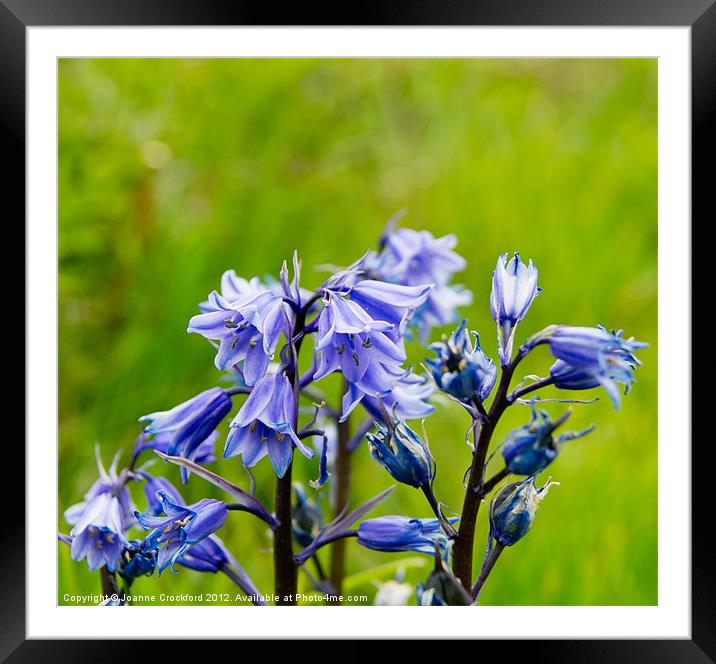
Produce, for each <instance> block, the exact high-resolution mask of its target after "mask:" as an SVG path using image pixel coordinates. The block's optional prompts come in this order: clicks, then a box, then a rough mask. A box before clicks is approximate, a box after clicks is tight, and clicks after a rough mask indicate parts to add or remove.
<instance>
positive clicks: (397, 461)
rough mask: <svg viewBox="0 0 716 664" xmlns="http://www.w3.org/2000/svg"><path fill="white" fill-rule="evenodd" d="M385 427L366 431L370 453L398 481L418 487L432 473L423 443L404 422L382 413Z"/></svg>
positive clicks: (429, 477)
mask: <svg viewBox="0 0 716 664" xmlns="http://www.w3.org/2000/svg"><path fill="white" fill-rule="evenodd" d="M384 419H385V422H386V426H385V427H383V426H382V425H381V424H379V423H377V422H376V425H377V427H378V430H377V431H376V432H375V433H369V434H366V438H367V439H368V449H369V450H370V454H371V456H372V457H373V458H374V459H375V460H376V461H377V462H378V463H379V464H380V465H381V466H383V468H385V469H386V470H387V471H388V472H389V473H390V474H391V475H392V476H393V478H395V479H396V480H397V481H398V482H402V483H403V484H408V485H410V486H413V487H416V488H418V487H421V486H423V485H425V484H427V483H429V482H430V480H431V479H432V476H433V461H432V457H431V456H430V451H429V450H428V447H427V445H426V444H425V443H424V442H423V441H422V439H421V438H420V436H418V434H416V433H415V431H413V430H412V429H411V428H410V427H409V426H408V425H407V424H405V422H397V421H393V420H392V419H391V418H390V416H389V415H388V414H387V413H385V415H384Z"/></svg>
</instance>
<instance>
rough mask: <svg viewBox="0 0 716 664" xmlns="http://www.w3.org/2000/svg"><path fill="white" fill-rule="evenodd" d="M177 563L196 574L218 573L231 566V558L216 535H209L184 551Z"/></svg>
mask: <svg viewBox="0 0 716 664" xmlns="http://www.w3.org/2000/svg"><path fill="white" fill-rule="evenodd" d="M177 563H179V564H180V565H182V566H183V567H187V568H189V569H193V570H195V571H197V572H211V573H215V572H218V571H219V570H220V569H222V567H223V566H224V565H231V564H232V563H233V558H232V556H231V554H230V553H229V551H228V550H227V548H226V546H224V543H223V542H222V541H221V539H220V538H219V536H218V535H209V536H208V537H205V538H204V539H203V540H201V542H198V543H197V544H194V546H192V547H191V548H190V549H188V550H187V551H185V552H184V553H183V554H182V555H181V556H180V557H179V558H178V559H177Z"/></svg>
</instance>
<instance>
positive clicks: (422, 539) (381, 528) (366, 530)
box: [358, 516, 457, 555]
mask: <svg viewBox="0 0 716 664" xmlns="http://www.w3.org/2000/svg"><path fill="white" fill-rule="evenodd" d="M454 520H455V521H456V520H457V519H454ZM358 543H359V544H361V545H362V546H364V547H366V548H367V549H373V550H374V551H385V552H388V553H400V552H403V551H415V552H417V553H427V554H428V555H433V553H434V552H435V544H437V545H438V547H439V548H440V550H441V551H446V550H447V543H448V539H447V537H446V536H445V533H444V531H443V529H442V527H441V526H440V522H439V521H438V520H437V519H415V518H409V517H405V516H379V517H377V518H375V519H367V520H365V521H363V523H361V524H360V526H358Z"/></svg>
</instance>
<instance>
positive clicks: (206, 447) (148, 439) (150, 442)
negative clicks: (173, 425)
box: [133, 431, 219, 483]
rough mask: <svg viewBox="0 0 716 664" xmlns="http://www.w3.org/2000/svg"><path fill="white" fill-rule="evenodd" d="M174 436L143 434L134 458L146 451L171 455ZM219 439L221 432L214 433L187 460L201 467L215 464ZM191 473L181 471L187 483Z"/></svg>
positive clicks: (168, 434) (170, 433) (138, 440)
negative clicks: (170, 450) (170, 449)
mask: <svg viewBox="0 0 716 664" xmlns="http://www.w3.org/2000/svg"><path fill="white" fill-rule="evenodd" d="M173 438H174V434H173V433H172V432H170V431H169V432H165V433H160V434H157V435H156V436H152V435H151V434H149V435H147V434H146V433H144V432H142V433H141V434H140V435H139V438H138V439H137V444H136V446H135V448H134V453H133V456H134V458H137V457H138V456H139V455H140V454H141V453H142V452H143V451H144V450H157V451H159V452H162V453H163V454H169V448H170V446H171V444H172V439H173ZM218 438H219V432H218V431H213V432H212V433H210V434H209V435H208V436H207V437H206V438H205V439H204V440H203V441H202V442H201V443H199V445H198V446H197V447H196V448H195V449H194V451H193V452H191V453H190V454H189V455H188V456H187V457H186V458H187V459H189V460H190V461H193V462H194V463H198V464H199V465H200V466H203V465H206V464H209V463H214V462H215V461H216V456H215V447H216V441H217V440H218ZM190 474H191V473H190V472H189V471H188V470H187V469H185V468H182V469H181V477H182V481H183V482H185V483H186V481H187V479H188V477H189V475H190Z"/></svg>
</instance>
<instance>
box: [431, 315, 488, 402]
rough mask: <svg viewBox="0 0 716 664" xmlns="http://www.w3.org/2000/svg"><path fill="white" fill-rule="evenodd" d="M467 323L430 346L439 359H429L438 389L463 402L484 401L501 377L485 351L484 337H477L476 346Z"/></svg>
mask: <svg viewBox="0 0 716 664" xmlns="http://www.w3.org/2000/svg"><path fill="white" fill-rule="evenodd" d="M465 324H466V322H465V321H463V322H462V323H461V324H460V327H458V328H457V329H456V330H455V331H454V332H453V333H452V335H451V336H450V337H449V338H448V339H444V340H443V341H441V342H437V343H434V344H431V345H430V348H431V349H432V350H433V351H435V352H436V353H437V355H438V356H437V357H436V358H434V359H429V360H427V364H428V366H429V367H430V371H431V373H432V375H433V378H434V379H435V382H436V383H437V384H438V387H439V388H440V389H441V390H442V391H443V392H447V393H448V394H450V395H452V396H453V397H455V398H456V399H459V400H460V401H470V400H471V399H473V398H475V397H477V398H478V399H480V401H484V400H485V399H486V398H487V397H488V396H489V395H490V392H491V391H492V388H493V386H494V385H495V379H496V378H497V367H496V365H495V363H494V362H493V361H492V360H491V359H490V358H489V357H487V356H486V355H485V353H483V352H482V349H481V348H480V337H479V336H478V335H477V334H475V346H474V348H473V345H472V343H471V341H470V335H469V334H468V333H467V330H466V329H465Z"/></svg>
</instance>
